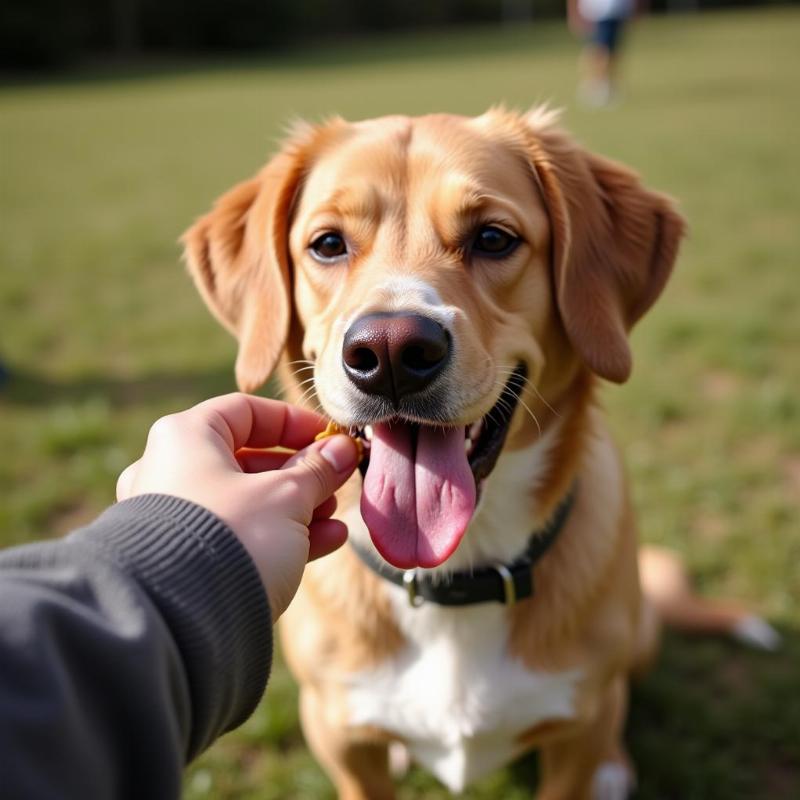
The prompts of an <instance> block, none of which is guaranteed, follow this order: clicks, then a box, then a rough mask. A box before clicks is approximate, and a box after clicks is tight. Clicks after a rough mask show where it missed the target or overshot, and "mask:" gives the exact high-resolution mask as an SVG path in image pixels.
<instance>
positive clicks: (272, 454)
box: [236, 447, 294, 472]
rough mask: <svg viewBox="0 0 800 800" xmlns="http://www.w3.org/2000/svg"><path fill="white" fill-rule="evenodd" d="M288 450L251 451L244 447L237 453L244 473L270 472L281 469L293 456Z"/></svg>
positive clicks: (237, 458)
mask: <svg viewBox="0 0 800 800" xmlns="http://www.w3.org/2000/svg"><path fill="white" fill-rule="evenodd" d="M293 455H294V453H293V452H289V451H287V450H277V451H276V450H251V449H249V448H247V447H243V448H242V449H241V450H237V452H236V460H237V461H238V462H239V466H240V467H241V468H242V472H270V471H272V470H274V469H280V468H281V467H282V466H283V465H284V464H285V463H286V462H287V461H288V460H289V459H290V458H291V457H292V456H293Z"/></svg>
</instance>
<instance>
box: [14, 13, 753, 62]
mask: <svg viewBox="0 0 800 800" xmlns="http://www.w3.org/2000/svg"><path fill="white" fill-rule="evenodd" d="M760 2H764V0H651V2H650V7H651V9H652V10H655V11H659V10H665V9H667V10H689V9H697V8H713V7H719V6H729V5H757V4H760ZM565 5H566V0H425V2H417V3H415V2H410V0H0V66H2V67H11V68H18V69H19V68H22V69H25V68H47V67H54V66H61V65H64V64H67V63H70V62H74V61H76V60H78V59H80V58H82V57H85V56H87V55H117V56H122V57H129V56H134V55H137V54H143V53H179V52H183V53H191V52H194V53H197V52H214V51H216V52H222V51H234V50H244V49H249V50H258V49H265V50H266V49H275V48H278V47H286V46H290V45H291V44H293V43H296V42H298V41H302V40H303V39H312V40H313V39H318V40H324V39H325V38H326V37H329V36H331V35H353V34H363V33H369V32H373V31H385V30H391V29H403V28H430V27H433V26H442V25H452V24H457V25H468V24H472V23H486V22H493V21H500V20H504V21H506V22H509V21H511V22H513V21H515V20H520V21H526V20H531V19H534V18H546V17H554V16H558V15H561V16H563V15H564V9H565Z"/></svg>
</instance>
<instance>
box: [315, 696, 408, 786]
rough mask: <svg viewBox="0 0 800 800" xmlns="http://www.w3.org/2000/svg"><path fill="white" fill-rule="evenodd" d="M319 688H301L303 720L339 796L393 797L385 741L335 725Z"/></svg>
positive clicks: (321, 762) (319, 759)
mask: <svg viewBox="0 0 800 800" xmlns="http://www.w3.org/2000/svg"><path fill="white" fill-rule="evenodd" d="M325 712H326V708H325V704H324V703H323V702H322V700H321V699H320V698H319V696H318V694H317V692H316V691H314V690H313V689H311V688H308V687H305V688H303V689H302V690H301V692H300V721H301V723H302V726H303V733H304V735H305V738H306V742H307V743H308V746H309V747H310V748H311V750H312V752H313V753H314V755H315V756H316V758H317V761H318V762H319V763H320V764H321V765H322V767H323V768H324V769H325V771H326V772H327V773H328V777H329V778H330V779H331V781H332V782H333V784H334V785H335V786H336V791H337V792H338V795H339V800H394V797H395V791H394V785H393V783H392V779H391V777H390V774H389V746H388V742H386V741H379V740H378V741H370V740H367V739H354V738H353V737H352V735H351V734H350V732H349V731H348V729H347V728H345V727H343V726H342V727H339V726H335V725H332V724H331V723H330V722H329V720H328V718H327V716H326V713H325Z"/></svg>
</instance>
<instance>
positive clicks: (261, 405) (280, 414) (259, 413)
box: [185, 393, 325, 451]
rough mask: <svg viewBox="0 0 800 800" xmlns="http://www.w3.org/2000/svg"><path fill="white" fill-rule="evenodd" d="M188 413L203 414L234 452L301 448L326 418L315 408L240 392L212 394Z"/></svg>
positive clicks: (316, 432) (320, 427)
mask: <svg viewBox="0 0 800 800" xmlns="http://www.w3.org/2000/svg"><path fill="white" fill-rule="evenodd" d="M185 413H186V414H199V415H204V416H205V418H206V421H207V422H208V423H209V424H211V425H213V426H214V427H215V429H217V432H218V433H220V434H221V435H223V436H224V437H225V438H226V439H227V441H228V442H229V445H230V447H231V450H234V451H235V450H239V449H240V448H242V447H251V448H257V447H287V448H289V449H291V450H299V449H300V448H302V447H305V446H306V445H307V444H309V442H311V441H312V440H313V439H314V437H315V436H316V435H317V434H318V433H319V432H320V431H322V430H324V428H325V420H324V419H323V418H322V417H320V416H319V415H318V414H315V413H314V412H313V411H308V410H307V409H304V408H297V407H296V406H290V405H288V404H287V403H283V402H281V401H280V400H270V399H268V398H266V397H256V396H255V395H249V394H241V393H233V394H226V395H223V396H222V397H213V398H211V399H210V400H206V401H204V402H202V403H199V404H198V405H196V406H195V407H194V408H192V409H189V411H187V412H185ZM218 424H219V425H220V427H217V425H218Z"/></svg>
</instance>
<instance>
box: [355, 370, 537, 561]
mask: <svg viewBox="0 0 800 800" xmlns="http://www.w3.org/2000/svg"><path fill="white" fill-rule="evenodd" d="M526 374H527V370H526V369H525V366H524V365H522V364H520V365H519V366H518V367H517V368H516V369H515V370H514V372H513V373H512V375H511V377H510V378H509V380H508V382H507V383H506V385H505V388H504V389H503V392H502V393H501V395H500V398H499V399H498V401H497V403H496V404H495V406H494V407H493V408H492V409H491V411H489V413H488V414H486V415H485V416H484V417H483V418H482V419H480V420H478V421H476V422H475V423H473V424H472V425H469V426H466V427H461V426H459V427H449V428H448V427H444V426H442V425H441V424H430V425H425V424H420V423H418V422H408V421H404V420H402V419H393V420H390V421H385V422H380V423H377V424H375V425H373V426H367V427H366V428H364V429H361V430H359V431H358V435H359V436H360V437H361V438H362V439H363V440H364V442H365V446H366V457H365V458H364V460H363V461H362V464H361V471H362V475H363V476H364V487H363V491H362V495H361V515H362V516H363V518H364V522H365V523H366V525H367V528H368V529H369V532H370V536H371V537H372V541H373V543H374V544H375V547H376V548H377V549H378V551H379V552H380V554H381V555H382V556H383V557H384V558H385V559H386V560H387V561H388V562H389V563H390V564H392V565H393V566H395V567H398V568H399V569H410V568H413V567H428V568H431V567H437V566H439V565H440V564H442V563H444V562H445V561H446V560H447V559H448V558H449V557H450V555H451V554H452V553H453V551H454V550H455V549H456V548H457V547H458V545H459V543H460V542H461V538H462V537H463V535H464V532H465V531H466V529H467V526H468V525H469V522H470V520H471V519H472V515H473V513H474V511H475V506H476V504H477V500H478V495H479V492H480V487H481V484H482V483H483V481H484V480H485V479H486V477H487V476H488V475H489V473H490V472H491V471H492V469H493V467H494V465H495V463H496V461H497V458H498V456H499V455H500V451H501V450H502V448H503V444H504V443H505V439H506V436H507V434H508V427H509V424H510V422H511V417H512V416H513V412H514V409H515V408H516V405H517V402H518V400H519V395H520V394H521V392H522V388H523V385H524V383H525V378H526Z"/></svg>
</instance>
